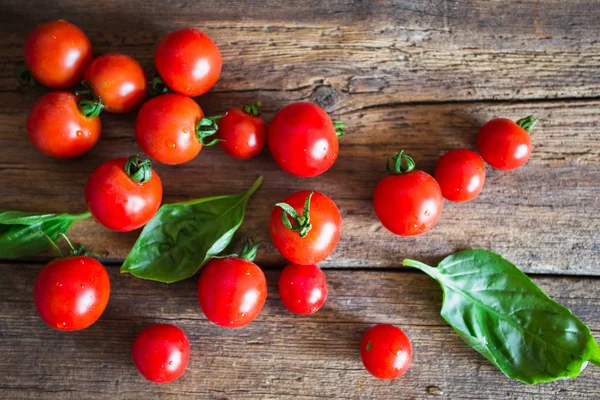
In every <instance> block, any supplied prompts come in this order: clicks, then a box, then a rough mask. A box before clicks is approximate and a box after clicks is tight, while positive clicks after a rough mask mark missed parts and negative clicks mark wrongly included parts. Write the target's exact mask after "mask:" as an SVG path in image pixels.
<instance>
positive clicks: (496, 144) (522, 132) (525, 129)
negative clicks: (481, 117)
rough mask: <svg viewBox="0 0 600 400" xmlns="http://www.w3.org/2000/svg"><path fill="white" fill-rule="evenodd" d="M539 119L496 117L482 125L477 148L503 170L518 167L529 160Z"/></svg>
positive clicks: (490, 162) (487, 161) (486, 159)
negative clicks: (534, 129) (512, 119)
mask: <svg viewBox="0 0 600 400" xmlns="http://www.w3.org/2000/svg"><path fill="white" fill-rule="evenodd" d="M536 123H537V120H536V119H535V118H533V117H532V116H529V117H525V118H522V119H520V120H518V121H517V122H514V121H511V120H510V119H506V118H496V119H493V120H491V121H488V122H487V123H486V124H485V125H483V126H482V127H481V130H480V131H479V134H478V135H477V150H478V151H479V154H481V157H482V158H483V159H484V160H485V162H486V163H488V164H490V165H491V166H492V167H494V168H497V169H502V170H507V171H508V170H511V169H516V168H519V167H520V166H522V165H523V164H525V163H526V162H527V160H529V156H530V155H531V149H532V145H531V137H530V136H529V133H530V132H531V131H532V130H533V128H534V126H535V124H536Z"/></svg>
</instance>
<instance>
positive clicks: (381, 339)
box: [360, 324, 412, 379]
mask: <svg viewBox="0 0 600 400" xmlns="http://www.w3.org/2000/svg"><path fill="white" fill-rule="evenodd" d="M360 357H361V358H362V362H363V364H364V366H365V368H366V369H367V371H369V373H370V374H371V375H373V376H374V377H375V378H378V379H396V378H398V377H400V376H402V375H403V374H404V373H405V372H406V370H407V369H408V367H409V366H410V363H411V361H412V345H411V344H410V339H409V338H408V336H406V334H405V333H404V332H402V330H401V329H400V328H398V327H396V326H393V325H388V324H379V325H375V326H374V327H372V328H371V329H369V330H368V331H367V333H365V334H364V336H363V338H362V342H361V343H360Z"/></svg>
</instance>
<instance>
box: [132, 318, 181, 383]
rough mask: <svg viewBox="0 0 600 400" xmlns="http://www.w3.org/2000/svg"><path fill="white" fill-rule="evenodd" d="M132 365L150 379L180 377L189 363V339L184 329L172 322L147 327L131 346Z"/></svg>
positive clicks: (171, 379) (164, 379) (160, 379)
mask: <svg viewBox="0 0 600 400" xmlns="http://www.w3.org/2000/svg"><path fill="white" fill-rule="evenodd" d="M131 357H132V358H133V364H134V365H135V367H136V368H137V370H138V371H139V372H140V374H142V376H143V377H144V378H146V379H148V380H149V381H151V382H155V383H169V382H173V381H175V380H177V379H178V378H179V377H181V375H183V373H184V372H185V369H186V368H187V366H188V363H189V360H190V342H189V340H188V338H187V336H186V334H185V332H183V331H182V330H181V329H179V328H178V327H176V326H175V325H172V324H156V325H151V326H149V327H147V328H144V329H143V330H142V331H141V332H140V333H139V335H138V336H137V337H136V339H135V341H134V342H133V346H132V348H131Z"/></svg>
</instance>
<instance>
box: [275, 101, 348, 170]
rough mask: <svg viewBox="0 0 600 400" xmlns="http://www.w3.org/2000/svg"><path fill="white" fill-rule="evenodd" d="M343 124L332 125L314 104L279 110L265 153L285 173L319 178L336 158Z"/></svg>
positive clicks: (303, 104)
mask: <svg viewBox="0 0 600 400" xmlns="http://www.w3.org/2000/svg"><path fill="white" fill-rule="evenodd" d="M344 127H346V125H345V124H343V123H341V122H332V121H331V118H329V115H327V113H326V112H325V111H323V109H322V108H321V107H319V106H317V105H314V104H311V103H306V102H300V103H293V104H290V105H287V106H285V107H283V108H282V109H281V110H279V112H278V113H277V114H275V117H273V120H272V121H271V124H270V125H269V132H268V136H267V141H268V146H269V150H270V151H271V154H272V155H273V159H274V160H275V162H276V163H277V164H278V165H279V166H280V167H281V168H282V169H283V170H284V171H286V172H288V173H290V174H292V175H295V176H299V177H302V178H310V177H313V176H317V175H321V174H322V173H323V172H325V171H327V170H328V169H329V168H330V167H331V166H332V165H333V163H334V162H335V160H336V159H337V156H338V137H341V136H343V134H344V132H343V128H344Z"/></svg>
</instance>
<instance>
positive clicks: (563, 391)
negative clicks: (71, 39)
mask: <svg viewBox="0 0 600 400" xmlns="http://www.w3.org/2000/svg"><path fill="white" fill-rule="evenodd" d="M58 18H65V19H67V20H69V21H71V22H73V23H75V24H77V25H78V26H80V27H81V28H82V29H83V30H84V31H85V32H86V33H87V34H88V36H89V37H90V39H91V41H92V43H93V46H94V50H95V52H96V53H97V54H101V53H106V52H109V51H111V52H116V51H118V52H124V53H127V54H130V55H132V56H134V57H136V58H137V59H138V60H140V62H142V64H143V65H144V67H145V68H146V71H147V72H148V73H149V74H151V73H153V72H154V69H153V65H152V56H153V53H154V49H155V47H156V44H157V42H158V41H159V39H160V38H161V37H162V36H164V35H165V34H166V33H167V32H169V31H171V30H173V29H177V28H181V27H189V26H193V27H198V28H200V29H202V30H204V31H205V32H207V33H208V34H209V35H210V36H212V37H213V38H214V39H215V41H216V43H217V44H218V45H219V47H220V49H221V52H222V55H223V58H224V66H223V72H222V74H221V79H220V80H219V82H218V83H217V84H216V86H215V87H214V88H213V90H212V91H211V92H210V93H209V94H207V95H204V96H202V97H200V98H198V99H197V100H198V102H199V103H200V105H201V106H202V107H203V109H204V110H205V111H206V112H207V113H208V114H215V113H222V112H224V111H226V110H227V109H228V108H231V107H234V106H239V105H241V104H244V103H247V102H250V101H254V100H256V99H261V100H262V101H263V103H264V105H265V106H264V111H265V116H266V118H267V119H270V118H271V117H272V115H273V114H274V112H275V111H276V110H277V109H279V108H280V107H282V106H283V105H285V104H288V103H290V102H293V101H299V100H306V101H312V102H314V103H316V104H319V105H320V106H322V107H324V108H325V109H326V110H327V111H328V112H329V113H330V114H331V115H332V116H334V117H335V118H336V119H341V120H344V121H345V122H346V123H348V125H349V129H348V134H347V135H346V137H344V138H343V140H342V142H341V149H340V157H339V159H338V161H337V162H336V164H335V165H334V166H333V168H332V169H331V170H330V171H328V172H327V173H326V174H324V175H322V176H320V177H317V178H314V179H310V180H303V179H296V178H293V177H291V176H289V175H287V174H285V173H284V172H283V171H281V170H279V169H278V168H277V166H276V165H275V163H274V162H273V161H272V160H271V158H270V156H269V154H268V151H265V152H264V153H263V154H261V155H260V156H259V157H258V158H256V159H253V160H251V161H239V160H234V159H233V158H231V157H229V156H227V155H225V154H224V153H223V152H222V151H220V150H219V149H218V148H210V149H205V150H203V151H202V152H201V153H200V155H199V156H198V157H197V158H196V159H195V160H193V161H192V162H190V163H188V164H185V165H181V166H177V167H168V166H165V165H158V164H155V166H156V170H157V171H158V173H159V174H160V176H161V178H162V180H163V182H164V189H165V198H164V201H165V202H174V201H181V200H187V199H192V198H197V197H203V196H208V195H217V194H227V193H234V192H237V191H241V190H243V189H245V188H247V187H248V186H249V185H250V184H251V183H252V182H253V181H254V179H255V178H256V177H257V176H258V175H264V177H265V183H264V185H263V187H262V188H261V189H260V190H259V192H258V193H257V194H256V195H255V197H254V198H253V199H252V200H251V201H250V205H249V208H248V210H247V214H246V219H245V221H244V223H243V225H242V228H241V230H240V232H239V234H238V235H237V237H236V240H235V242H236V243H241V242H243V241H244V240H246V239H247V238H250V237H252V238H254V239H257V240H258V239H263V240H265V246H264V247H263V250H262V251H261V252H260V253H259V256H258V264H259V265H261V266H262V267H264V269H265V272H266V274H267V278H268V283H269V285H270V286H269V297H268V300H267V303H266V306H265V308H264V310H263V312H262V314H261V315H260V316H259V318H258V319H257V320H256V321H255V322H254V323H252V324H251V325H250V326H248V327H246V328H244V329H238V330H225V329H220V328H217V327H216V326H214V325H212V324H211V323H209V322H208V321H207V319H206V318H205V317H204V315H203V314H202V313H201V311H200V309H199V307H198V304H197V298H196V280H195V279H189V280H186V281H183V282H179V283H175V284H171V285H166V284H159V283H155V282H150V281H143V280H140V279H137V278H134V277H132V276H130V275H120V274H119V266H120V264H121V262H122V260H123V258H124V257H125V256H126V254H127V253H128V251H129V249H130V248H131V246H132V244H133V243H134V241H135V239H136V237H137V235H138V233H139V232H132V233H130V234H119V233H114V232H109V231H108V230H106V229H104V228H103V227H101V226H99V225H97V224H96V223H94V222H93V221H91V220H88V221H85V222H81V223H78V224H76V225H75V226H74V227H73V229H72V230H71V233H70V236H71V238H72V239H73V240H75V241H77V242H81V243H84V244H86V245H87V246H88V248H89V249H91V250H93V251H96V252H105V251H106V252H108V256H107V257H106V258H104V259H103V262H104V264H105V265H106V266H107V268H108V270H109V273H110V277H111V283H112V294H111V299H110V302H109V305H108V308H107V309H106V311H105V313H104V315H103V316H102V317H101V319H100V320H99V321H98V322H97V323H96V324H95V325H94V326H92V327H91V328H89V329H86V330H84V331H81V332H76V333H69V334H65V333H60V332H57V331H54V330H52V329H50V328H48V327H47V326H45V325H44V323H43V322H42V321H41V320H40V319H39V318H38V316H37V314H36V312H35V310H34V307H33V301H32V296H31V291H32V286H33V282H34V279H35V276H36V274H37V272H38V271H39V270H40V268H41V267H42V265H43V263H44V262H46V261H47V260H49V259H50V258H51V257H52V255H51V254H50V253H47V254H42V255H40V256H36V257H34V258H31V259H29V260H17V261H3V262H1V263H0V270H1V274H2V279H0V398H6V399H24V398H70V399H88V398H89V399H99V398H105V399H130V398H131V399H139V398H161V399H168V398H173V399H175V398H183V397H190V398H219V399H225V398H226V399H234V398H271V399H283V398H294V399H314V398H334V397H336V398H372V399H404V398H418V399H425V398H437V397H435V394H436V393H437V394H438V395H439V394H440V393H441V392H443V395H442V396H445V397H446V398H452V399H471V398H494V399H506V398H519V399H529V398H548V399H551V398H556V399H567V398H577V399H593V398H594V399H598V398H599V397H600V384H599V383H598V382H599V381H600V369H599V368H597V367H593V366H589V367H588V368H587V369H586V370H585V371H584V372H583V373H582V374H581V376H580V377H579V378H577V379H575V380H569V381H558V382H554V383H547V384H540V385H536V386H527V385H524V384H521V383H518V382H514V381H511V380H509V379H508V378H506V377H505V376H504V375H502V373H500V372H499V371H497V370H496V369H495V368H494V367H493V366H491V365H490V363H488V362H487V361H486V360H485V359H484V358H483V357H481V356H480V355H479V354H477V353H476V352H475V351H473V350H471V349H470V348H469V347H468V346H467V345H466V344H464V343H463V342H462V341H461V340H460V339H459V338H458V336H457V335H455V334H454V333H453V331H452V329H451V328H450V327H449V326H448V325H447V324H446V323H445V322H444V321H443V320H442V319H441V318H440V316H439V309H440V304H441V292H440V289H439V286H438V285H437V283H435V282H434V281H433V280H431V279H430V278H429V277H427V276H425V275H424V274H422V273H418V272H415V271H409V270H406V269H403V268H402V267H401V266H400V262H401V260H402V259H403V258H405V257H411V258H418V259H422V260H424V261H428V262H436V261H437V260H439V259H440V258H441V257H443V256H445V255H447V254H449V253H451V252H452V251H454V250H456V249H461V248H485V249H490V250H493V251H496V252H498V253H501V254H503V255H504V256H505V257H506V258H508V259H509V260H511V261H513V262H515V263H516V264H517V265H519V266H520V267H521V268H522V269H523V270H524V271H525V272H527V273H529V274H530V275H531V276H532V277H533V279H534V280H535V281H536V283H538V284H539V285H540V286H541V287H542V288H543V289H544V290H545V291H546V292H547V293H548V294H549V295H550V296H552V297H553V298H554V299H556V300H557V301H559V302H560V303H562V304H564V305H566V306H567V307H569V308H571V309H572V310H573V312H574V313H575V314H576V315H578V316H579V317H580V318H581V319H582V320H583V321H584V322H585V323H587V324H588V325H589V326H590V328H591V329H592V331H593V334H594V335H595V336H596V338H600V308H599V307H598V304H599V300H600V285H599V283H600V280H599V278H598V275H600V269H599V268H598V259H599V257H600V179H599V178H600V136H599V135H600V134H599V132H598V128H599V127H598V119H599V118H600V69H599V68H598V65H599V64H600V41H599V40H598V28H599V27H600V25H599V22H598V21H600V2H599V1H594V0H571V1H569V2H565V1H562V0H545V1H541V0H540V1H537V0H536V1H534V0H532V1H519V0H496V1H485V0H461V1H452V0H447V1H442V0H423V1H413V0H395V1H391V0H367V1H358V0H356V1H353V0H329V1H323V0H314V1H313V0H310V1H302V2H301V1H293V2H292V1H281V0H279V1H276V0H262V1H247V0H246V1H245V0H237V1H206V0H202V1H196V2H192V1H185V0H173V1H169V2H168V3H167V2H161V1H154V2H148V1H141V0H138V1H116V0H104V1H90V0H85V1H73V0H62V1H58V0H51V1H45V2H42V1H38V2H35V1H29V0H27V1H23V0H21V1H16V0H14V1H10V0H8V1H7V0H3V1H1V2H0V30H1V32H2V35H0V50H1V51H0V209H13V210H25V211H52V212H60V211H68V212H73V213H77V212H83V211H84V210H85V207H86V206H85V202H84V199H83V187H84V185H85V182H86V179H87V177H88V175H89V174H90V172H91V171H92V170H93V169H94V168H95V167H96V166H98V165H99V164H100V163H102V162H104V161H106V160H108V159H111V158H114V157H121V156H128V155H131V154H134V153H139V152H140V149H139V148H138V146H137V145H136V143H135V141H134V137H133V131H134V124H135V115H134V114H129V115H108V114H103V115H102V124H103V130H102V138H101V140H100V142H99V143H98V144H97V146H96V147H95V148H94V149H93V151H91V152H90V153H88V154H86V155H85V156H84V157H82V158H80V159H77V160H67V161H65V160H56V159H50V158H48V157H45V156H43V155H42V154H40V153H39V152H37V151H36V150H35V149H34V148H33V147H32V145H31V144H30V143H29V141H28V139H27V136H26V131H25V120H26V117H27V113H28V110H29V108H30V106H31V105H32V104H33V102H34V101H35V100H36V99H37V98H38V97H39V96H41V95H42V94H43V93H45V90H44V89H42V88H37V89H29V88H20V87H19V86H18V84H17V82H16V80H15V78H14V76H15V72H16V70H17V69H18V66H19V65H21V63H22V45H23V40H24V39H25V36H26V34H27V33H28V32H29V31H30V30H31V29H33V27H35V25H36V24H37V23H39V22H42V21H47V20H52V19H58ZM529 114H533V115H535V116H536V117H538V118H539V119H540V122H539V125H538V127H537V128H536V130H535V133H534V135H533V140H534V152H533V155H532V158H531V160H530V161H529V163H528V164H527V165H526V166H525V167H523V168H521V169H519V170H517V171H514V172H501V171H497V170H492V169H490V168H488V172H487V173H488V176H487V182H486V187H485V189H484V192H483V193H482V195H481V196H479V197H478V198H477V199H476V200H475V201H473V202H471V203H468V204H451V203H448V202H447V203H445V209H444V213H443V216H442V219H441V221H440V222H439V224H438V225H437V226H436V227H435V229H433V230H432V231H431V232H429V233H427V234H425V235H423V236H419V237H416V238H409V239H406V238H400V237H395V236H394V235H392V234H390V233H388V232H387V231H386V230H385V229H383V228H382V226H381V225H380V224H379V222H378V220H377V219H376V217H375V215H374V212H373V210H372V207H371V194H372V192H373V188H374V186H375V184H376V183H377V181H378V180H379V179H380V178H381V177H383V176H384V175H385V170H384V160H385V157H386V156H387V155H388V154H389V153H390V152H393V151H397V150H400V149H405V150H406V151H407V152H408V153H410V154H411V155H412V156H413V157H414V158H415V160H417V163H418V165H419V167H420V168H422V169H424V170H426V171H429V172H432V169H433V166H434V165H435V162H436V160H437V159H438V157H439V156H440V155H441V154H443V153H444V152H446V151H448V150H450V149H453V148H457V147H467V148H473V147H474V141H475V137H476V134H477V131H478V128H479V127H480V126H481V125H482V124H483V123H484V122H485V121H486V120H488V119H490V118H492V117H495V116H504V117H509V118H513V119H517V118H520V117H523V116H525V115H529ZM309 188H310V189H314V190H318V191H322V192H324V193H326V194H328V195H330V196H331V197H332V198H333V199H334V200H335V201H336V202H337V204H338V205H339V207H340V210H341V212H342V216H343V218H344V228H343V229H344V232H343V236H342V239H341V241H340V244H339V246H338V247H337V249H336V251H335V252H334V253H333V255H332V256H331V257H330V258H329V259H328V260H327V261H326V262H324V263H323V264H322V267H324V268H326V274H327V279H328V282H329V287H330V296H329V299H328V301H327V303H326V305H325V307H324V308H323V309H322V310H321V311H320V312H318V313H317V314H315V315H313V316H308V317H299V316H295V315H291V314H290V313H288V312H287V311H286V310H285V309H284V308H283V306H282V305H281V303H280V301H279V299H278V294H277V290H276V282H277V276H278V273H279V270H280V268H281V267H282V266H283V265H284V260H283V259H282V257H281V256H280V255H278V253H277V252H276V251H275V249H274V247H273V246H272V244H271V243H270V241H269V235H268V228H267V225H268V223H267V221H268V215H269V214H270V210H271V208H272V206H273V204H274V203H275V202H276V201H278V200H280V199H282V198H283V197H285V196H286V195H287V194H289V193H291V192H293V191H296V190H299V189H309ZM156 322H169V323H174V324H177V325H178V326H180V327H181V328H183V329H184V330H185V331H186V332H187V334H188V335H189V338H190V341H191V344H192V359H191V363H190V365H189V368H188V370H187V372H186V373H185V375H184V376H183V377H182V378H181V379H180V380H179V381H177V382H175V383H172V384H168V385H162V386H161V385H155V384H151V383H149V382H146V381H145V380H144V379H143V378H142V377H141V376H140V375H139V374H138V372H137V371H136V370H135V368H134V366H133V364H132V362H131V357H130V348H131V344H132V342H133V340H134V338H135V336H136V334H137V333H138V332H139V331H140V330H141V329H142V328H143V327H145V326H148V325H150V324H152V323H156ZM375 323H392V324H396V325H398V326H400V327H402V328H403V329H404V330H405V331H406V332H407V333H408V335H409V336H410V337H411V339H412V342H413V346H414V360H413V363H412V365H411V367H410V369H409V371H408V373H407V374H406V375H405V376H404V377H402V378H401V379H398V380H396V381H392V382H388V381H377V380H375V379H373V378H372V377H370V376H369V375H368V373H367V372H366V371H365V370H364V369H363V367H362V365H361V362H360V357H359V351H358V345H359V341H360V338H361V335H362V334H363V333H364V332H365V331H366V329H368V327H370V326H371V325H373V324H375Z"/></svg>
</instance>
